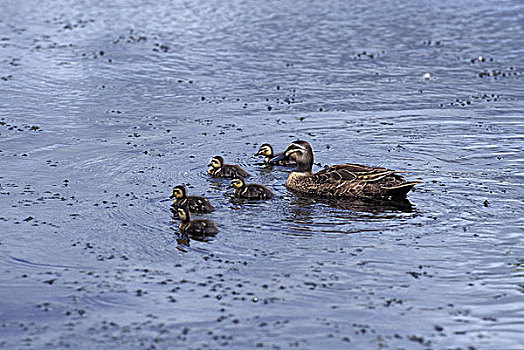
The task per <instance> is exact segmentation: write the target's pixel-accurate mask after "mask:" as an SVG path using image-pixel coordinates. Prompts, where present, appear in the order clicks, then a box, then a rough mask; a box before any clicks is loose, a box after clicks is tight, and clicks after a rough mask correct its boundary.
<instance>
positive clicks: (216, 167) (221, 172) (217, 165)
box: [207, 156, 249, 177]
mask: <svg viewBox="0 0 524 350" xmlns="http://www.w3.org/2000/svg"><path fill="white" fill-rule="evenodd" d="M208 166H210V167H211V168H209V170H208V171H207V173H208V174H209V175H211V176H213V177H248V176H249V173H248V172H247V171H246V170H244V169H243V168H242V167H241V166H240V165H236V164H225V163H224V158H222V157H221V156H214V157H213V158H211V162H210V163H209V164H208Z"/></svg>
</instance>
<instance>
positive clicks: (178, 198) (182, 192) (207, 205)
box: [170, 185, 215, 213]
mask: <svg viewBox="0 0 524 350" xmlns="http://www.w3.org/2000/svg"><path fill="white" fill-rule="evenodd" d="M170 198H174V200H173V204H172V205H171V206H172V207H173V209H174V210H177V209H178V208H182V207H187V208H188V209H189V211H190V212H191V213H210V212H212V211H214V210H215V207H214V206H213V204H211V202H210V201H209V199H207V198H205V197H198V196H188V195H187V191H186V188H185V186H183V185H179V186H175V187H174V188H173V194H172V195H171V197H170Z"/></svg>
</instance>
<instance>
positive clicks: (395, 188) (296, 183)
mask: <svg viewBox="0 0 524 350" xmlns="http://www.w3.org/2000/svg"><path fill="white" fill-rule="evenodd" d="M286 157H288V158H290V159H292V160H295V161H296V162H297V168H296V169H295V170H293V171H292V172H291V174H289V177H288V178H287V182H286V186H287V188H289V189H290V190H293V191H297V192H300V193H305V194H309V195H316V196H321V197H339V198H340V197H346V198H351V197H353V198H361V199H388V200H389V199H391V200H401V199H405V198H406V194H407V193H408V192H409V191H410V190H411V189H412V188H413V186H415V185H416V184H417V183H420V181H406V180H405V179H404V178H403V177H402V176H400V175H398V174H397V173H400V172H402V171H397V170H391V169H386V168H378V167H370V166H365V165H360V164H340V165H333V166H331V167H329V168H326V169H324V170H321V171H319V172H318V173H312V171H311V170H312V167H313V159H314V156H313V149H312V148H311V145H310V144H309V143H307V142H306V141H294V142H292V143H291V144H290V145H289V146H288V147H287V149H286V151H285V152H284V153H283V154H282V155H281V156H280V157H276V158H274V159H272V160H271V162H275V161H279V160H280V159H283V158H286Z"/></svg>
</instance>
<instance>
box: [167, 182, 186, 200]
mask: <svg viewBox="0 0 524 350" xmlns="http://www.w3.org/2000/svg"><path fill="white" fill-rule="evenodd" d="M186 197H187V191H186V188H185V186H184V185H178V186H175V187H173V194H172V195H171V197H169V198H176V199H182V198H186Z"/></svg>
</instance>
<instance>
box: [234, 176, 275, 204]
mask: <svg viewBox="0 0 524 350" xmlns="http://www.w3.org/2000/svg"><path fill="white" fill-rule="evenodd" d="M229 188H234V189H235V190H234V191H233V194H234V195H235V197H237V198H245V199H269V198H271V197H273V196H274V193H273V191H271V190H270V189H269V188H267V187H266V186H264V185H259V184H246V181H245V180H244V179H243V178H241V177H239V178H236V179H233V180H231V184H230V185H229Z"/></svg>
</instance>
